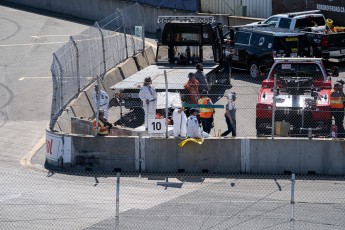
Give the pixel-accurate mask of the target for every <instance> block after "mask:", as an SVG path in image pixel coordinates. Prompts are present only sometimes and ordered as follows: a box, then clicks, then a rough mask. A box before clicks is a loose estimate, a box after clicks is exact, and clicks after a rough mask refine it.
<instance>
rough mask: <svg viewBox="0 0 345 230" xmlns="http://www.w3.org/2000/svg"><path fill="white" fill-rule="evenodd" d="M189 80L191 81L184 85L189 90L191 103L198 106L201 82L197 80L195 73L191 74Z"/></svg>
mask: <svg viewBox="0 0 345 230" xmlns="http://www.w3.org/2000/svg"><path fill="white" fill-rule="evenodd" d="M188 78H189V80H188V81H187V82H186V84H184V88H185V89H186V90H188V94H189V102H190V103H191V104H198V100H199V98H200V93H199V81H198V80H196V78H195V74H194V73H189V74H188Z"/></svg>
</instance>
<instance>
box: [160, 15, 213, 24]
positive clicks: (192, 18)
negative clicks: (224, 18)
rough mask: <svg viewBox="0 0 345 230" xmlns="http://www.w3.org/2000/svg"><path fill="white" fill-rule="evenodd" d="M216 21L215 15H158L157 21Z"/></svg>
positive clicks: (209, 22)
mask: <svg viewBox="0 0 345 230" xmlns="http://www.w3.org/2000/svg"><path fill="white" fill-rule="evenodd" d="M214 22H216V20H215V18H214V17H213V16H158V20H157V23H206V24H211V23H214Z"/></svg>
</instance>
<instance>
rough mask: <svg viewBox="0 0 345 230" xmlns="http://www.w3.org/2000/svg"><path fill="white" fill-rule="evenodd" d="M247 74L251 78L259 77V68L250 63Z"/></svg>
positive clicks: (253, 62) (254, 62)
mask: <svg viewBox="0 0 345 230" xmlns="http://www.w3.org/2000/svg"><path fill="white" fill-rule="evenodd" d="M249 74H250V76H251V77H252V78H257V77H259V66H258V63H257V62H256V61H252V62H250V64H249Z"/></svg>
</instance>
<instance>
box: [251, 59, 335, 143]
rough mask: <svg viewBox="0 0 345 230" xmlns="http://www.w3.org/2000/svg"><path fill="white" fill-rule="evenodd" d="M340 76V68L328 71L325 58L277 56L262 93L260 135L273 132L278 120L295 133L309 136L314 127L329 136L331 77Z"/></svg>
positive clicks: (258, 111) (258, 117)
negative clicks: (323, 61) (324, 62)
mask: <svg viewBox="0 0 345 230" xmlns="http://www.w3.org/2000/svg"><path fill="white" fill-rule="evenodd" d="M338 75H339V70H338V68H337V67H332V70H326V69H325V67H324V65H323V63H322V60H321V58H275V60H274V63H273V65H272V67H271V69H270V71H269V74H268V76H267V78H266V79H265V80H263V81H262V85H261V89H260V92H259V95H258V101H257V105H256V130H257V134H258V135H262V134H271V133H272V129H273V130H274V131H276V130H275V129H274V127H275V125H276V122H277V121H278V122H279V121H280V122H283V121H284V122H286V123H285V124H288V126H289V127H288V129H289V130H288V133H289V135H291V136H305V135H306V134H307V133H308V131H309V132H310V130H311V131H312V132H313V134H318V135H322V136H328V135H329V134H330V130H331V126H332V116H331V113H330V93H331V90H332V82H331V77H332V76H334V77H335V76H338ZM274 95H275V96H274ZM272 120H274V121H275V122H272ZM272 127H273V128H272Z"/></svg>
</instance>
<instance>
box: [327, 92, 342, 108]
mask: <svg viewBox="0 0 345 230" xmlns="http://www.w3.org/2000/svg"><path fill="white" fill-rule="evenodd" d="M343 100H344V99H343V96H342V95H341V94H340V93H339V92H337V91H333V92H332V93H331V95H330V101H331V104H330V105H331V108H332V109H342V108H344V103H343Z"/></svg>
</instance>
